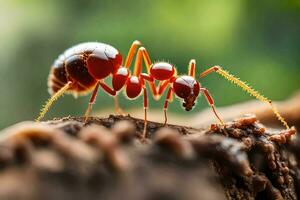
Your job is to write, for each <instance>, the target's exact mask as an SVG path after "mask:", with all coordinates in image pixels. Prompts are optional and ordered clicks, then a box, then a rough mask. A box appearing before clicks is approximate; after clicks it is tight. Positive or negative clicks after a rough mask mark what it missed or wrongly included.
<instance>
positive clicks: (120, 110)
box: [115, 108, 126, 115]
mask: <svg viewBox="0 0 300 200" xmlns="http://www.w3.org/2000/svg"><path fill="white" fill-rule="evenodd" d="M115 113H116V114H117V115H126V113H125V111H124V110H123V109H122V108H116V109H115Z"/></svg>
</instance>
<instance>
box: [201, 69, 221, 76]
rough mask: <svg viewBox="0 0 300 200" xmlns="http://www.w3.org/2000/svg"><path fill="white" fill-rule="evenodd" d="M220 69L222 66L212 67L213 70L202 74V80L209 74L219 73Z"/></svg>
mask: <svg viewBox="0 0 300 200" xmlns="http://www.w3.org/2000/svg"><path fill="white" fill-rule="evenodd" d="M220 68H221V67H220V66H214V67H211V68H209V69H207V70H205V71H204V72H202V73H201V74H200V78H203V77H205V76H207V75H208V74H210V73H212V72H216V71H218V70H219V69H220Z"/></svg>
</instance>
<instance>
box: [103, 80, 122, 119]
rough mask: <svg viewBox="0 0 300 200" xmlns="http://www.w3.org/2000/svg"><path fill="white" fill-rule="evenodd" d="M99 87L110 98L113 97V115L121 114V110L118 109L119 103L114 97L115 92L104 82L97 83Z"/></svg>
mask: <svg viewBox="0 0 300 200" xmlns="http://www.w3.org/2000/svg"><path fill="white" fill-rule="evenodd" d="M99 84H100V86H101V87H102V89H103V90H104V91H105V92H107V93H108V94H110V95H111V96H114V101H115V113H117V114H123V113H124V112H123V110H122V109H121V108H120V106H119V101H118V99H117V96H116V94H117V93H116V91H115V90H113V89H111V88H110V87H109V86H108V85H107V84H106V83H105V82H104V81H100V82H99Z"/></svg>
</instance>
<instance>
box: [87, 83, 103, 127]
mask: <svg viewBox="0 0 300 200" xmlns="http://www.w3.org/2000/svg"><path fill="white" fill-rule="evenodd" d="M99 85H100V82H99V81H98V82H97V84H96V86H95V88H94V90H93V93H92V96H91V98H90V101H89V105H88V107H87V109H86V111H85V114H84V122H86V121H87V119H88V118H89V115H90V112H91V110H92V106H93V104H94V103H95V101H96V97H97V93H98V89H99Z"/></svg>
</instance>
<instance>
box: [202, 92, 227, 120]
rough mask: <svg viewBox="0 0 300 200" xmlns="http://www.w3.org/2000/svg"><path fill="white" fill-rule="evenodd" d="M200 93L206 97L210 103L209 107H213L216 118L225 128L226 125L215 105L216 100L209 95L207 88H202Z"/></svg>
mask: <svg viewBox="0 0 300 200" xmlns="http://www.w3.org/2000/svg"><path fill="white" fill-rule="evenodd" d="M200 91H201V92H202V93H203V94H204V95H205V97H206V100H207V102H208V103H209V105H210V106H211V108H212V110H213V112H214V114H215V116H216V117H217V119H218V120H219V122H220V123H221V124H222V125H223V126H224V125H225V123H224V121H223V120H222V119H221V117H220V116H219V114H218V113H217V111H216V108H215V104H214V100H213V98H212V97H211V95H210V94H209V92H208V90H207V89H206V88H200Z"/></svg>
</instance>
